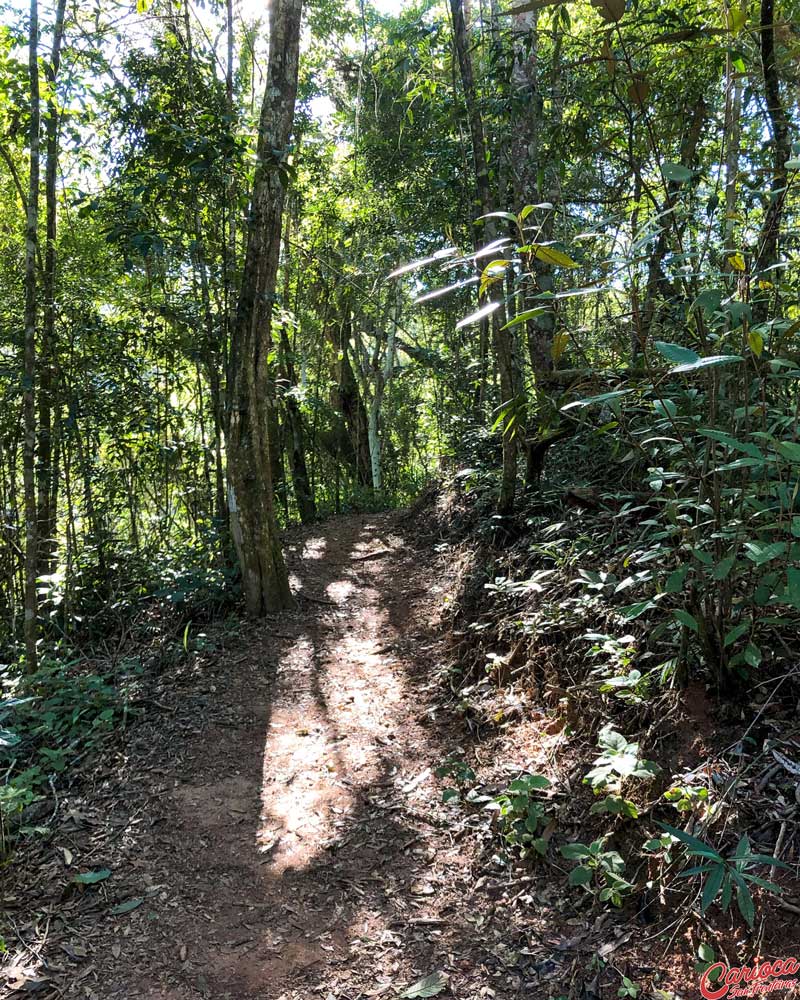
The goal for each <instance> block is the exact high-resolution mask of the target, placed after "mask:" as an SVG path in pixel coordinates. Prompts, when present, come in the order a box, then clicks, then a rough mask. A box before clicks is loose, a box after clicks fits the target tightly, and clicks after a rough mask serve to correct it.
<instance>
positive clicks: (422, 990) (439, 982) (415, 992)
mask: <svg viewBox="0 0 800 1000" xmlns="http://www.w3.org/2000/svg"><path fill="white" fill-rule="evenodd" d="M447 982H448V979H447V976H446V975H445V973H444V972H432V973H431V974H430V975H429V976H426V977H425V978H424V979H420V980H419V982H417V983H414V985H413V986H409V987H408V989H407V990H406V991H405V993H401V994H400V997H401V998H404V997H405V998H408V1000H411V998H412V997H435V996H437V995H438V994H439V993H441V992H442V990H443V989H444V988H445V987H446V986H447Z"/></svg>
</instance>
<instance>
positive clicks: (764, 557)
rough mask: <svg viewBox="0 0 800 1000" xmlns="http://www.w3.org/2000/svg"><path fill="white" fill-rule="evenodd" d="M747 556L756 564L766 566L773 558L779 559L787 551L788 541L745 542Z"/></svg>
mask: <svg viewBox="0 0 800 1000" xmlns="http://www.w3.org/2000/svg"><path fill="white" fill-rule="evenodd" d="M744 547H745V549H747V553H746V554H747V558H748V559H750V560H751V561H752V562H754V563H755V564H756V566H764V565H766V563H768V562H771V561H772V560H773V559H779V558H780V557H781V556H782V555H783V554H784V553H785V552H786V542H771V543H769V544H765V543H763V542H745V544H744Z"/></svg>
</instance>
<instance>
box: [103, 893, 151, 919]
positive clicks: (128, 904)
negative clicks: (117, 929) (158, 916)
mask: <svg viewBox="0 0 800 1000" xmlns="http://www.w3.org/2000/svg"><path fill="white" fill-rule="evenodd" d="M143 902H144V900H143V899H142V898H141V896H138V897H137V898H136V899H128V900H126V901H125V902H124V903H118V904H117V905H116V906H114V907H112V909H111V912H112V913H113V914H114V916H120V915H121V914H123V913H130V912H131V910H135V909H136V907H137V906H141V905H142V903H143Z"/></svg>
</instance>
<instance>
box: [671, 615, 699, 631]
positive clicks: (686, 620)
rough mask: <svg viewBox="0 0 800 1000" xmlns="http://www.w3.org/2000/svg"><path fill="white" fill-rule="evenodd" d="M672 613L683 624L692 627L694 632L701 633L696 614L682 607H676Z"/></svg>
mask: <svg viewBox="0 0 800 1000" xmlns="http://www.w3.org/2000/svg"><path fill="white" fill-rule="evenodd" d="M672 613H673V615H675V617H676V618H677V619H678V621H679V622H680V623H681V625H685V626H686V627H687V628H690V629H691V630H692V632H697V634H698V635H699V634H700V624H699V622H698V621H697V619H696V618H695V617H694V615H690V614H689V612H688V611H684V610H683V609H682V608H676V609H675V610H674V611H673V612H672Z"/></svg>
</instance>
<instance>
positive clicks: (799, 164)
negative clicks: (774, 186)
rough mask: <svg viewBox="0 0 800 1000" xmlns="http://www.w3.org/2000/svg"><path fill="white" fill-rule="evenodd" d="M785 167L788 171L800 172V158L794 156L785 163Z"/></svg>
mask: <svg viewBox="0 0 800 1000" xmlns="http://www.w3.org/2000/svg"><path fill="white" fill-rule="evenodd" d="M784 167H785V168H786V169H787V170H800V157H797V156H793V157H792V159H791V160H787V161H786V163H784Z"/></svg>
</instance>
